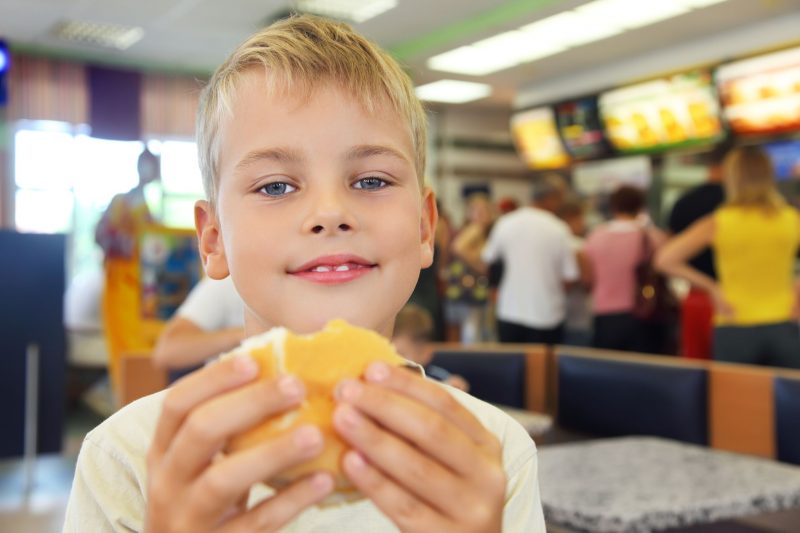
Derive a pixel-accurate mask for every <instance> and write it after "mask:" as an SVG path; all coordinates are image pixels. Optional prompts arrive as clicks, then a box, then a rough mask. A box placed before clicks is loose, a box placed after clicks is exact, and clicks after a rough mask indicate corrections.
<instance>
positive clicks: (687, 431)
mask: <svg viewBox="0 0 800 533" xmlns="http://www.w3.org/2000/svg"><path fill="white" fill-rule="evenodd" d="M707 389H708V384H707V375H706V370H705V369H703V368H696V369H695V368H679V367H673V366H669V365H660V364H647V363H637V362H628V361H609V360H603V359H594V358H586V357H576V356H569V355H559V357H558V423H559V425H560V426H562V427H564V428H567V429H571V430H576V431H580V432H586V433H591V434H594V435H597V436H620V435H654V436H659V437H665V438H671V439H676V440H680V441H684V442H690V443H694V444H700V445H707V444H708V429H707V428H708V424H707V421H708V407H707V405H708V396H707Z"/></svg>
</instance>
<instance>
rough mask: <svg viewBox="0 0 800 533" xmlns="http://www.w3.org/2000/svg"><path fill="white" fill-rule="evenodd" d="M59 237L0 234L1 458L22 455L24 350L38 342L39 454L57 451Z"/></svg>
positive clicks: (62, 364) (60, 402) (61, 347)
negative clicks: (0, 341) (0, 342)
mask: <svg viewBox="0 0 800 533" xmlns="http://www.w3.org/2000/svg"><path fill="white" fill-rule="evenodd" d="M64 242H65V239H64V236H63V235H33V234H21V233H15V232H8V231H0V295H2V296H0V339H2V349H3V352H2V357H0V458H2V457H14V456H20V455H22V452H23V424H24V422H23V418H24V408H25V405H24V403H25V390H24V389H25V350H26V346H27V345H28V344H29V343H37V344H38V345H39V351H40V363H39V416H38V420H39V442H38V449H39V452H40V453H55V452H58V451H60V450H61V440H62V432H63V420H64V402H65V396H64V382H65V376H66V374H65V372H66V357H65V338H64V325H63V322H64V321H63V307H64Z"/></svg>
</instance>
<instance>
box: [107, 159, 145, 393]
mask: <svg viewBox="0 0 800 533" xmlns="http://www.w3.org/2000/svg"><path fill="white" fill-rule="evenodd" d="M137 171H138V173H139V183H138V184H137V185H136V187H134V188H133V189H131V190H130V191H128V192H126V193H123V194H118V195H116V196H114V198H113V199H112V200H111V203H110V204H109V205H108V207H107V208H106V210H105V212H104V213H103V216H102V217H101V218H100V221H99V222H98V223H97V227H96V228H95V241H96V242H97V244H98V245H99V246H100V248H102V249H103V254H104V258H105V259H104V269H105V285H104V287H105V289H104V291H103V326H104V333H105V338H106V344H107V346H108V355H109V375H110V376H111V384H112V388H113V390H114V391H115V392H118V391H119V390H120V385H121V383H120V381H121V375H120V369H119V366H120V358H121V356H122V354H123V353H125V352H142V351H149V350H150V348H151V345H150V343H149V340H148V339H146V338H145V335H144V332H143V331H141V328H140V327H138V326H139V324H140V322H141V319H140V316H139V313H138V310H139V295H140V294H139V293H140V290H139V264H138V261H139V242H138V239H139V236H140V235H141V233H142V231H143V230H144V229H145V228H146V227H147V226H149V225H152V224H154V223H155V219H154V217H153V215H152V213H150V209H149V208H148V206H147V201H146V199H145V195H144V189H145V186H146V185H148V184H149V183H154V182H156V181H158V180H159V179H160V178H161V164H160V160H159V158H158V156H156V155H155V154H153V153H152V152H150V151H149V150H148V149H147V148H145V149H144V150H143V151H142V153H141V154H140V155H139V159H138V161H137Z"/></svg>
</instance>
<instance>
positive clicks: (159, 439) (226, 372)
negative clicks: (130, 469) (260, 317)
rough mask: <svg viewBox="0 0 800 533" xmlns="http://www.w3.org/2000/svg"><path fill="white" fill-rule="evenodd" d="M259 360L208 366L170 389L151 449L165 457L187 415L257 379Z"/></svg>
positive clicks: (234, 359)
mask: <svg viewBox="0 0 800 533" xmlns="http://www.w3.org/2000/svg"><path fill="white" fill-rule="evenodd" d="M257 374H258V364H257V363H256V362H255V361H254V360H253V359H252V358H251V357H247V356H241V357H231V358H230V359H228V360H226V361H221V362H219V363H217V364H213V365H209V366H205V367H203V368H201V369H200V370H197V371H195V372H192V373H191V374H189V375H188V376H186V377H184V378H183V379H181V380H180V381H178V382H176V383H175V385H173V386H172V388H171V389H170V390H169V392H168V393H167V396H166V398H164V403H163V405H162V408H161V416H160V417H159V419H158V424H157V425H156V431H155V434H154V436H153V442H152V444H151V446H150V453H151V454H152V455H154V456H156V457H159V458H160V457H161V456H163V455H164V453H166V451H167V449H168V448H169V445H170V443H171V442H172V440H173V438H174V437H175V433H177V431H178V428H179V427H180V426H181V424H183V420H184V419H185V418H186V415H187V414H188V413H189V412H190V411H191V410H192V409H193V408H194V407H196V406H197V405H199V404H201V403H203V402H205V401H206V400H208V399H209V398H213V397H214V396H216V395H218V394H222V393H224V392H226V391H229V390H231V389H233V388H235V387H239V386H241V385H243V384H245V383H247V382H249V381H252V380H253V379H255V377H256V376H257Z"/></svg>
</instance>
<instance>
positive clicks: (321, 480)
mask: <svg viewBox="0 0 800 533" xmlns="http://www.w3.org/2000/svg"><path fill="white" fill-rule="evenodd" d="M308 481H309V483H311V487H312V488H313V489H314V490H315V491H317V492H318V493H319V494H327V493H328V492H331V491H332V490H333V478H332V477H331V475H330V474H326V473H324V472H317V473H316V474H314V475H313V476H311V479H309V480H308Z"/></svg>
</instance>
